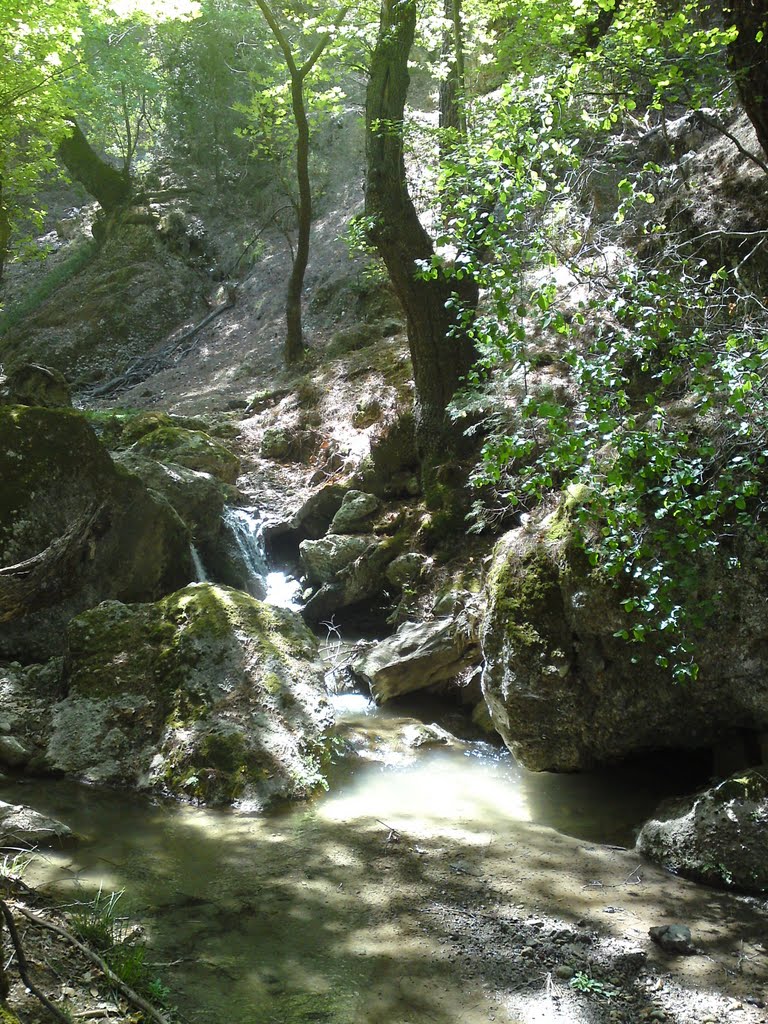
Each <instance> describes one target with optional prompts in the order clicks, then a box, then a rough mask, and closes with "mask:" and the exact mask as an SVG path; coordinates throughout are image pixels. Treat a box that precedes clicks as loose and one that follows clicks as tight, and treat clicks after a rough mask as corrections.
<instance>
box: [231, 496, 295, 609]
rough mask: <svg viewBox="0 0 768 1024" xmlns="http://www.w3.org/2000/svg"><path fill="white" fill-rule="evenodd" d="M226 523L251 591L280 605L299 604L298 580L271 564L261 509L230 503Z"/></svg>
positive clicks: (252, 593) (254, 595)
mask: <svg viewBox="0 0 768 1024" xmlns="http://www.w3.org/2000/svg"><path fill="white" fill-rule="evenodd" d="M224 523H225V525H226V526H227V528H228V530H229V532H230V534H231V536H232V539H233V541H234V543H235V545H236V547H237V550H238V553H239V555H240V558H241V560H242V563H243V566H244V567H245V569H246V572H247V577H248V579H247V583H248V586H247V588H246V589H247V590H248V593H250V594H251V595H252V596H253V597H257V598H259V599H260V600H261V601H266V603H267V604H273V605H277V606H278V607H280V608H298V607H299V597H300V596H301V586H300V584H299V581H298V580H295V579H293V577H291V576H289V575H288V574H287V573H284V572H274V571H271V570H270V568H269V564H268V561H267V552H266V546H265V543H264V522H263V520H262V518H261V516H260V515H259V513H258V512H257V511H255V510H252V509H247V508H235V507H234V506H231V507H229V508H227V509H225V511H224Z"/></svg>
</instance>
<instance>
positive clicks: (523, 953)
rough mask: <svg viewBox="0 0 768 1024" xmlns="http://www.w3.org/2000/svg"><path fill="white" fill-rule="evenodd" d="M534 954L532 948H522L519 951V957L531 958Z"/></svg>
mask: <svg viewBox="0 0 768 1024" xmlns="http://www.w3.org/2000/svg"><path fill="white" fill-rule="evenodd" d="M535 952H536V951H535V950H534V948H533V946H523V948H522V949H521V950H520V956H525V957H529V956H533V955H534V954H535Z"/></svg>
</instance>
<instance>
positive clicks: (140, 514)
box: [0, 406, 193, 661]
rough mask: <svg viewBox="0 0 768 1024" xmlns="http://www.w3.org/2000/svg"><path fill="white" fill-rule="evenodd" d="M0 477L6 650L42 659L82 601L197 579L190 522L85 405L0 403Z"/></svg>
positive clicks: (141, 595)
mask: <svg viewBox="0 0 768 1024" xmlns="http://www.w3.org/2000/svg"><path fill="white" fill-rule="evenodd" d="M0 480H2V488H0V566H2V567H3V568H2V569H0V623H2V625H0V658H1V657H5V658H8V659H14V658H15V659H19V660H24V661H42V660H45V659H47V658H48V657H50V656H51V655H55V654H59V653H61V652H62V650H63V647H64V627H65V626H66V623H67V622H68V621H69V619H70V618H71V617H72V616H73V615H75V614H77V613H78V612H80V611H82V610H84V609H85V608H88V607H90V606H92V605H94V604H97V603H98V602H99V601H102V600H104V599H106V598H117V599H119V600H124V601H146V600H154V599H155V598H157V597H160V596H162V595H163V594H166V593H169V592H170V591H172V590H175V589H176V588H177V587H179V586H182V585H183V584H184V583H186V582H187V581H188V580H190V579H191V578H192V572H193V570H192V565H191V561H190V555H189V534H188V532H187V530H186V528H185V526H184V524H183V523H182V522H181V520H180V519H179V517H178V516H177V515H176V513H175V512H174V511H173V509H172V508H171V507H170V506H169V505H168V504H167V502H165V501H164V500H163V499H162V498H161V497H160V496H159V495H156V494H154V493H152V492H150V491H149V490H148V489H147V488H146V487H145V486H144V484H143V483H142V482H141V481H140V480H139V479H138V478H137V477H135V476H132V475H131V474H129V473H127V472H126V471H125V470H123V469H121V468H120V467H118V466H116V465H115V463H114V462H113V461H112V459H111V458H110V457H109V455H108V453H107V451H106V449H105V448H104V447H103V445H102V444H101V442H100V441H99V440H98V438H97V437H96V435H95V434H94V432H93V430H92V429H91V427H90V426H89V424H88V422H87V420H86V418H85V417H84V416H83V415H82V414H81V413H78V412H75V411H73V410H68V409H44V408H31V407H28V406H8V407H3V406H0Z"/></svg>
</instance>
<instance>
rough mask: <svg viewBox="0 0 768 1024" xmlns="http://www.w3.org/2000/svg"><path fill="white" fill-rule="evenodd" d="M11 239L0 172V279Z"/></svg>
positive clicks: (9, 221)
mask: <svg viewBox="0 0 768 1024" xmlns="http://www.w3.org/2000/svg"><path fill="white" fill-rule="evenodd" d="M10 241H11V218H10V216H9V214H8V206H7V204H6V202H5V196H4V194H3V176H2V175H1V174H0V281H2V280H3V272H4V270H5V261H6V260H7V259H8V245H9V243H10Z"/></svg>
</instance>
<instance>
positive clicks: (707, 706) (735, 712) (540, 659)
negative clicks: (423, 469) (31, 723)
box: [482, 516, 768, 772]
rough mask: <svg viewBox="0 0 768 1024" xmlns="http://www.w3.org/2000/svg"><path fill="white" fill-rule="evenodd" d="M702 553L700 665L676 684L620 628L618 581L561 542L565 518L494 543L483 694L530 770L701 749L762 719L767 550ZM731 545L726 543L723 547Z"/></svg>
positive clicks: (766, 687)
mask: <svg viewBox="0 0 768 1024" xmlns="http://www.w3.org/2000/svg"><path fill="white" fill-rule="evenodd" d="M735 543H736V544H737V545H738V546H737V548H736V551H735V553H736V554H737V555H738V558H739V563H740V564H741V565H742V566H744V569H743V570H741V571H739V572H738V573H737V572H734V571H733V569H732V568H731V567H730V565H729V561H728V556H727V553H725V552H724V553H722V554H720V549H718V553H717V554H716V555H713V556H712V557H711V558H706V557H705V556H704V555H702V562H701V567H700V569H701V571H700V573H699V577H698V578H699V585H700V591H699V596H700V597H701V598H702V599H703V598H704V597H706V595H708V594H710V595H715V594H717V595H719V596H718V600H717V601H716V603H715V602H713V603H715V611H714V614H713V616H712V618H711V620H710V621H709V622H708V624H707V626H706V628H705V629H702V630H701V631H700V632H699V633H698V635H695V634H694V635H692V637H691V639H692V640H693V641H694V643H695V655H694V656H695V659H696V661H697V663H698V665H699V668H700V671H699V676H698V678H697V679H696V681H695V683H691V684H689V685H687V686H682V685H677V684H676V683H675V682H674V680H673V678H672V674H671V672H670V671H669V670H665V669H664V668H662V667H660V666H659V664H658V663H657V657H658V655H659V653H660V651H659V648H658V647H657V646H656V645H655V644H654V641H653V638H651V639H649V640H648V641H647V642H646V643H643V644H632V643H627V642H626V641H625V640H623V639H621V638H620V636H617V633H618V632H619V631H620V630H622V629H626V628H627V625H628V623H629V622H630V621H631V620H630V619H629V617H628V615H627V613H626V612H625V611H624V610H623V608H622V604H621V602H622V599H623V598H625V597H626V592H622V591H620V590H618V589H616V588H614V587H612V586H611V584H610V582H609V581H606V580H604V579H602V578H601V577H599V576H598V575H597V574H596V573H595V572H594V571H593V570H592V568H591V567H590V566H589V565H588V564H587V562H586V559H585V558H584V557H583V555H582V554H580V551H579V548H578V545H576V544H571V543H570V531H569V529H568V521H567V518H565V517H563V516H561V518H559V519H557V518H551V519H550V521H549V526H548V525H547V523H542V524H541V525H540V527H539V528H538V529H536V528H531V529H518V530H513V531H511V532H510V533H509V534H507V535H506V536H505V537H504V538H502V540H501V541H500V542H499V543H498V545H497V546H496V549H495V551H494V556H493V563H492V566H491V569H490V572H489V574H488V582H487V587H486V589H487V597H488V611H487V615H486V617H485V620H484V623H483V630H482V645H483V654H484V656H485V668H484V671H483V681H482V685H483V693H484V695H485V699H486V702H487V704H488V707H489V709H490V712H491V717H492V719H493V724H494V726H495V727H496V729H497V730H498V732H499V733H500V734H501V736H502V738H503V739H504V742H505V743H506V744H507V746H508V747H509V748H510V750H511V751H512V753H513V754H514V756H515V758H516V759H517V760H518V761H520V762H521V763H522V764H523V765H524V766H525V767H526V768H529V769H532V770H534V771H555V772H570V771H584V770H588V769H590V768H592V767H594V766H596V765H600V764H603V765H604V764H610V763H615V762H618V761H621V760H623V759H625V758H628V757H631V756H632V755H635V754H639V753H642V752H644V751H652V750H663V749H665V748H673V749H684V750H690V749H696V748H702V747H707V746H711V745H714V744H716V743H717V742H719V741H720V740H721V738H722V736H723V735H725V734H727V733H729V732H730V731H733V730H738V729H745V728H746V729H754V730H756V731H758V732H760V731H764V730H768V656H767V655H768V605H766V602H765V599H764V592H765V565H766V553H765V551H764V550H762V549H761V548H760V547H759V543H758V542H757V541H756V540H755V539H754V538H750V537H748V536H744V537H742V538H740V539H737V540H736V541H735ZM732 553H733V552H732Z"/></svg>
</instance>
